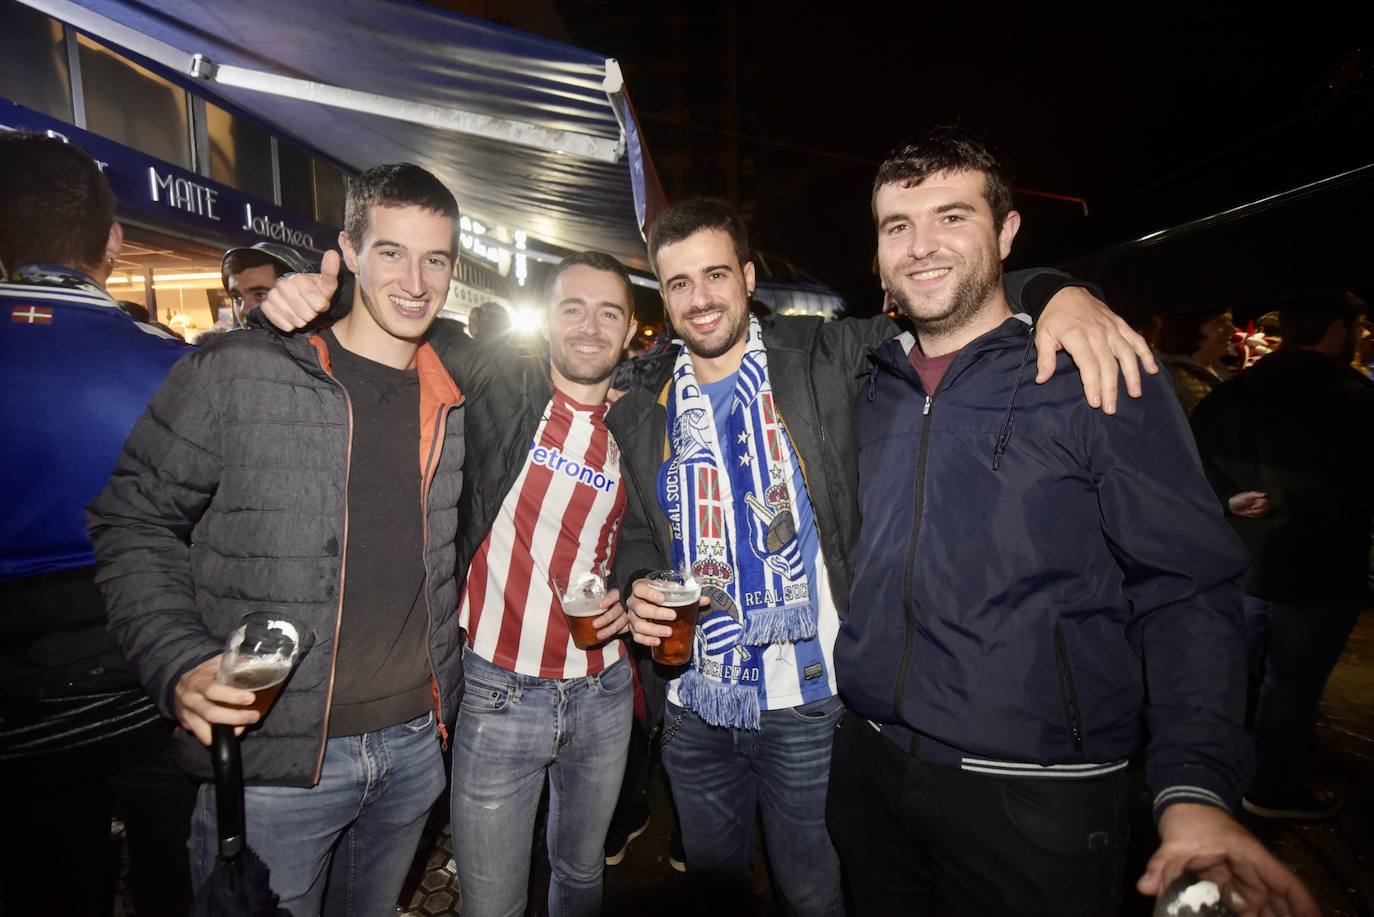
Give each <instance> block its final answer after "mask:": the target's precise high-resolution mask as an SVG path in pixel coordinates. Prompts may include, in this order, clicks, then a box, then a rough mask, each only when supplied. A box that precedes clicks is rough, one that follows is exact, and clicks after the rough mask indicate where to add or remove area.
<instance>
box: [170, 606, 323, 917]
mask: <svg viewBox="0 0 1374 917" xmlns="http://www.w3.org/2000/svg"><path fill="white" fill-rule="evenodd" d="M314 642H315V637H314V634H313V632H311V631H310V630H309V629H308V628H306V627H304V626H303V625H302V624H301V623H300V622H298V621H294V620H292V619H291V618H289V617H287V616H285V615H282V614H279V613H276V612H270V613H269V612H255V613H253V614H250V615H245V616H244V619H243V622H242V623H241V624H240V626H239V627H238V629H237V630H235V631H234V632H233V633H232V634H230V636H229V640H228V642H227V644H226V646H225V661H226V662H228V661H229V660H230V659H231V657H234V658H236V659H238V660H240V661H241V660H242V659H244V658H248V657H253V658H255V659H256V660H263V659H271V660H274V661H280V660H281V659H283V658H285V659H289V660H290V662H289V664H290V666H291V667H292V669H293V670H294V667H295V666H297V665H299V664H300V661H301V659H302V658H303V657H304V656H305V654H306V653H308V652H309V651H310V647H311V646H312V645H313V644H314ZM261 671H262V670H261V668H259V673H261ZM221 674H223V671H221ZM239 674H241V675H242V674H246V671H245V670H240V671H239ZM278 677H279V678H280V676H278ZM287 677H288V678H289V676H287ZM231 678H232V676H231ZM230 683H231V684H232V683H233V682H232V681H231V682H230ZM284 683H285V679H281V680H279V681H277V682H269V683H268V684H267V685H262V686H261V687H259V685H261V682H260V681H259V682H249V683H248V684H235V687H245V688H248V689H249V690H253V691H255V692H259V691H267V690H269V689H271V688H272V686H273V685H274V684H275V685H277V687H276V688H275V690H276V691H280V690H281V687H280V685H282V684H284ZM262 699H263V696H262V695H260V696H259V700H262ZM271 703H272V700H271V699H268V700H267V701H266V704H267V709H270V705H271ZM264 715H266V713H265V712H264ZM210 760H211V762H212V763H213V764H214V768H215V809H216V812H215V816H216V820H217V822H218V831H219V861H218V863H216V865H215V870H214V872H212V873H211V874H210V877H209V878H208V879H206V880H205V884H203V885H202V886H201V887H200V891H199V892H197V893H196V900H195V904H194V905H193V906H192V908H191V917H291V912H290V911H287V910H286V909H284V908H279V907H278V906H277V903H278V901H279V900H280V898H279V897H278V895H276V894H275V893H274V892H273V891H272V885H271V882H270V881H269V879H270V875H269V872H268V869H267V864H266V863H264V862H263V861H262V860H261V859H259V857H258V855H257V854H256V853H254V852H253V849H252V848H251V847H249V846H248V844H247V841H246V840H245V839H244V817H243V761H242V759H241V758H240V757H239V741H238V738H237V737H236V736H235V735H234V727H233V726H226V725H223V724H220V723H213V724H211V726H210Z"/></svg>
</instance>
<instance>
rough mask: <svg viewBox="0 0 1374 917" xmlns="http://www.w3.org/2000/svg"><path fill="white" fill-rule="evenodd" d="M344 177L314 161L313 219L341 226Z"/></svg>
mask: <svg viewBox="0 0 1374 917" xmlns="http://www.w3.org/2000/svg"><path fill="white" fill-rule="evenodd" d="M344 192H345V185H344V176H343V173H342V172H340V171H339V170H338V169H336V168H334V167H333V166H330V165H326V164H325V163H323V162H320V161H319V160H318V159H316V160H315V219H317V220H319V221H320V222H321V223H327V224H328V225H330V226H340V227H342V226H343V212H344Z"/></svg>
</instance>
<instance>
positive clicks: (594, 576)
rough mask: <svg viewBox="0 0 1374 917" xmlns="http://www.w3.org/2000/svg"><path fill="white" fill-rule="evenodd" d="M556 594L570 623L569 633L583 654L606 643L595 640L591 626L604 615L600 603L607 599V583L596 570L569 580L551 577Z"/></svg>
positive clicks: (585, 571) (574, 576) (583, 571)
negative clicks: (584, 651) (583, 651)
mask: <svg viewBox="0 0 1374 917" xmlns="http://www.w3.org/2000/svg"><path fill="white" fill-rule="evenodd" d="M549 581H550V582H551V583H552V584H553V589H554V593H555V594H556V595H557V596H558V601H559V604H561V605H562V606H563V616H564V617H565V618H567V619H568V631H569V632H570V633H571V634H572V639H573V643H574V644H575V645H576V646H577V648H578V649H580V650H589V649H592V648H593V647H596V646H598V645H599V644H601V643H603V642H604V641H602V640H598V639H597V637H596V625H595V624H593V623H592V622H593V621H595V620H596V619H597V618H599V617H601V615H603V614H605V609H604V608H602V607H601V602H602V600H603V599H605V598H606V581H605V580H604V579H602V577H601V575H600V574H599V573H597V572H596V571H594V570H582V571H578V572H574V573H572V574H569V575H567V576H552V577H550V578H549Z"/></svg>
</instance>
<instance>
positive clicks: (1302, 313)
mask: <svg viewBox="0 0 1374 917" xmlns="http://www.w3.org/2000/svg"><path fill="white" fill-rule="evenodd" d="M1359 317H1360V304H1359V303H1358V302H1357V301H1356V300H1355V299H1354V297H1352V296H1350V294H1348V293H1327V294H1325V295H1322V296H1308V297H1306V298H1304V299H1295V300H1293V301H1292V302H1286V303H1284V304H1283V305H1281V306H1279V337H1280V338H1282V339H1283V343H1284V344H1285V345H1289V346H1292V347H1311V346H1312V345H1313V344H1316V343H1318V342H1319V341H1320V340H1321V339H1322V338H1324V337H1325V336H1326V332H1327V329H1329V328H1330V327H1331V324H1332V323H1333V322H1340V323H1341V324H1343V325H1345V327H1346V328H1353V327H1354V326H1355V321H1356V320H1357V319H1358V318H1359Z"/></svg>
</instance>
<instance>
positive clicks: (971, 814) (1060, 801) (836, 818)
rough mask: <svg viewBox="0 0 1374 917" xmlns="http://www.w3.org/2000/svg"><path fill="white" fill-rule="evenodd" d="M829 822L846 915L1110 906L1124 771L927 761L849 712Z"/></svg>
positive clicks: (1117, 881) (1120, 866)
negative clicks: (1086, 773)
mask: <svg viewBox="0 0 1374 917" xmlns="http://www.w3.org/2000/svg"><path fill="white" fill-rule="evenodd" d="M827 799H828V801H827V805H826V824H827V825H828V826H829V829H830V837H831V840H832V841H833V842H834V844H835V849H836V850H837V851H838V852H839V855H840V864H841V868H842V870H843V873H844V883H845V893H846V898H847V901H848V904H849V912H850V914H851V915H852V917H865V915H887V914H939V915H941V917H944V915H959V914H978V915H983V914H999V915H1002V914H1055V915H1068V914H1078V915H1097V914H1114V913H1116V909H1117V905H1118V902H1119V900H1120V898H1121V891H1122V883H1123V879H1124V869H1125V860H1126V843H1127V838H1128V834H1129V821H1128V816H1127V807H1126V773H1125V771H1124V770H1122V771H1117V772H1115V773H1112V774H1108V775H1106V776H1102V777H1091V778H1082V779H1078V778H1051V777H1029V778H1015V777H1002V776H996V775H989V774H979V773H973V772H970V771H964V770H959V769H958V768H954V767H948V766H945V765H940V764H932V763H930V762H928V761H922V760H921V759H920V757H919V755H909V754H907V753H906V752H904V751H903V750H902V749H900V748H898V747H897V746H896V745H894V744H893V743H892V742H890V741H889V740H888V739H886V738H884V737H883V736H881V735H879V734H878V732H877V731H876V730H875V729H873V727H872V726H870V725H869V724H868V723H867V722H865V721H864V720H862V719H860V718H858V717H856V716H854V715H853V714H846V715H845V718H844V719H843V720H842V721H841V723H840V725H839V728H838V729H837V730H836V732H835V746H834V752H833V755H832V758H831V765H830V789H829V794H828V797H827Z"/></svg>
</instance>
